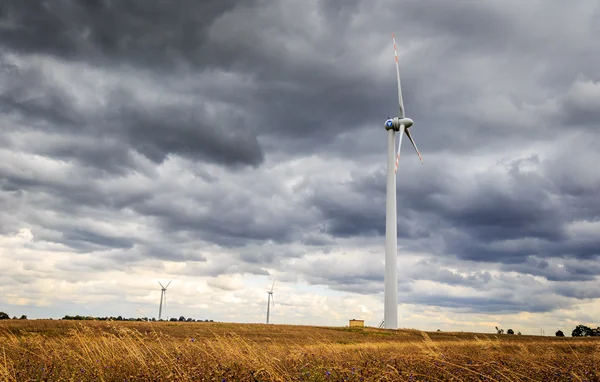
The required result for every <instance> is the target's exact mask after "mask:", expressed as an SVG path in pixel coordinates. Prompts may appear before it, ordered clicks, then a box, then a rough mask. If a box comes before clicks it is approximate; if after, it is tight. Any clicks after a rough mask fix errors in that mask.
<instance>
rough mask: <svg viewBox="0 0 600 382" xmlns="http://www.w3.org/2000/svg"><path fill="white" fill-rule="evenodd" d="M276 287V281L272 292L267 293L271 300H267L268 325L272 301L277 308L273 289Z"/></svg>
mask: <svg viewBox="0 0 600 382" xmlns="http://www.w3.org/2000/svg"><path fill="white" fill-rule="evenodd" d="M274 286H275V281H273V284H272V285H271V290H270V291H267V293H268V294H269V298H268V300H267V324H268V323H269V308H270V307H271V300H272V301H273V306H275V297H273V287H274Z"/></svg>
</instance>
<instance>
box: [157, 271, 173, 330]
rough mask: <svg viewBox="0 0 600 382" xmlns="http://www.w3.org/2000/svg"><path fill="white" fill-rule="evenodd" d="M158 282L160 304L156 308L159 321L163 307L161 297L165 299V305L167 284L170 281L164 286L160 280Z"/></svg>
mask: <svg viewBox="0 0 600 382" xmlns="http://www.w3.org/2000/svg"><path fill="white" fill-rule="evenodd" d="M158 283H159V284H160V288H161V289H160V306H159V308H158V320H159V321H160V318H161V316H162V307H163V299H164V300H165V306H167V288H168V287H169V285H170V284H171V281H169V284H167V286H164V285H162V284H161V283H160V281H159V282H158Z"/></svg>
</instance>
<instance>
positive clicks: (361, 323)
mask: <svg viewBox="0 0 600 382" xmlns="http://www.w3.org/2000/svg"><path fill="white" fill-rule="evenodd" d="M349 325H350V327H353V326H360V327H364V326H365V320H355V319H354V318H353V319H351V320H350V323H349Z"/></svg>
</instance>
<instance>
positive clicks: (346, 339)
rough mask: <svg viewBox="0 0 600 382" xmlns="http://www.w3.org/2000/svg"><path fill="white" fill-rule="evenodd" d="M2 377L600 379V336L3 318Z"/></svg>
mask: <svg viewBox="0 0 600 382" xmlns="http://www.w3.org/2000/svg"><path fill="white" fill-rule="evenodd" d="M0 379H1V380H2V381H19V382H20V381H220V382H221V381H599V380H600V339H599V338H556V337H536V336H516V335H506V334H504V335H490V334H476V333H440V332H436V333H425V332H420V331H416V330H399V331H386V330H382V329H374V328H352V329H350V328H331V327H307V326H290V325H268V326H267V325H260V324H255V325H249V324H223V323H204V322H196V323H190V322H182V323H179V322H177V323H175V322H160V323H152V322H121V321H120V322H103V321H53V320H4V321H0Z"/></svg>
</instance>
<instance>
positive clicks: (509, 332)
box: [506, 329, 515, 334]
mask: <svg viewBox="0 0 600 382" xmlns="http://www.w3.org/2000/svg"><path fill="white" fill-rule="evenodd" d="M506 334H515V331H514V330H512V329H508V330H507V331H506Z"/></svg>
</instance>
